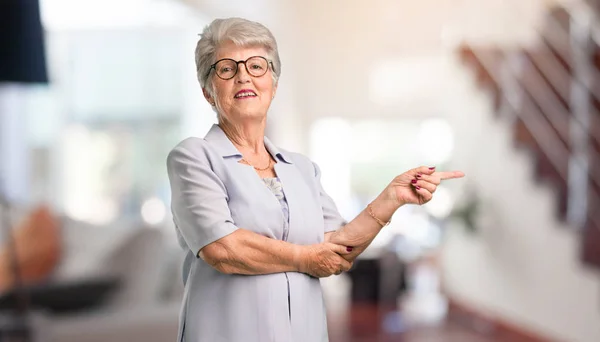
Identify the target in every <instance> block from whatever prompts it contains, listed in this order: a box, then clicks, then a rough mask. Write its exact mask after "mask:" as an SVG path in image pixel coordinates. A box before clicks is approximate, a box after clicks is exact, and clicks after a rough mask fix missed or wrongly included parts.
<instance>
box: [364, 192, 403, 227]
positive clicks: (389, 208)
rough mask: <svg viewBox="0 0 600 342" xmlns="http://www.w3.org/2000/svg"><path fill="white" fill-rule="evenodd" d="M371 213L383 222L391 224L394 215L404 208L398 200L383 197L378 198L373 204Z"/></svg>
mask: <svg viewBox="0 0 600 342" xmlns="http://www.w3.org/2000/svg"><path fill="white" fill-rule="evenodd" d="M370 206H371V211H372V213H373V214H374V215H375V216H376V217H377V218H378V219H379V220H381V221H383V222H389V221H390V220H391V218H392V215H394V213H395V212H396V210H398V208H400V207H401V206H402V204H401V203H398V201H397V200H391V199H387V198H384V197H382V196H378V197H377V198H375V199H374V200H373V202H371V204H370Z"/></svg>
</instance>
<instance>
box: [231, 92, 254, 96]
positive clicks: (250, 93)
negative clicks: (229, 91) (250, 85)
mask: <svg viewBox="0 0 600 342" xmlns="http://www.w3.org/2000/svg"><path fill="white" fill-rule="evenodd" d="M246 96H256V94H254V93H252V92H246V93H241V94H237V95H236V96H235V97H246Z"/></svg>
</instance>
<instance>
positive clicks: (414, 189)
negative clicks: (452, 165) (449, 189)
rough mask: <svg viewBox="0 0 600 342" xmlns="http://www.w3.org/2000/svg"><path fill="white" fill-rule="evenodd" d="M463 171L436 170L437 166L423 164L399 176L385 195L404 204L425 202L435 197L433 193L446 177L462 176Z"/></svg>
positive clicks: (385, 191) (399, 203)
mask: <svg viewBox="0 0 600 342" xmlns="http://www.w3.org/2000/svg"><path fill="white" fill-rule="evenodd" d="M464 176H465V174H464V173H463V172H461V171H446V172H444V171H440V172H438V171H436V170H435V167H427V166H421V167H418V168H415V169H412V170H409V171H406V172H404V173H403V174H401V175H399V176H397V177H396V178H394V179H393V180H392V182H391V183H390V184H389V185H388V186H387V187H386V189H385V190H384V194H385V197H386V198H388V199H390V200H392V201H394V202H396V203H397V204H398V205H399V206H402V205H404V204H418V205H421V204H425V203H427V202H429V201H430V200H431V199H432V198H433V193H434V192H435V190H436V189H437V187H438V185H440V183H441V181H443V180H446V179H454V178H462V177H464Z"/></svg>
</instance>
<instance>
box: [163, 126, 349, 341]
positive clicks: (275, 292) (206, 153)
mask: <svg viewBox="0 0 600 342" xmlns="http://www.w3.org/2000/svg"><path fill="white" fill-rule="evenodd" d="M264 142H265V146H266V148H267V150H268V151H269V153H270V154H271V155H272V156H273V158H274V159H275V161H276V164H275V173H276V174H277V178H278V179H279V181H280V185H281V189H284V190H285V194H284V197H283V199H285V204H287V207H288V209H287V214H288V219H286V218H285V215H286V213H285V210H284V208H283V206H282V205H283V204H282V202H281V201H280V199H279V198H278V197H277V195H276V194H275V196H274V192H272V191H271V190H270V187H269V186H265V182H266V181H265V180H262V179H261V178H260V177H259V176H258V174H257V173H256V172H255V171H254V169H253V168H252V167H251V166H248V165H245V164H241V163H239V160H240V159H241V158H242V155H241V154H240V152H239V151H238V150H237V149H236V148H235V146H234V145H233V144H232V143H231V141H229V139H228V138H227V136H226V135H225V133H224V132H223V131H222V130H221V128H220V127H219V126H218V125H214V126H213V127H212V128H211V129H210V131H209V132H208V134H207V135H206V137H205V138H204V139H200V138H188V139H186V140H184V141H182V142H181V143H179V144H178V145H177V146H176V147H175V148H174V149H173V150H172V151H171V152H170V153H169V156H168V158H167V169H168V174H169V180H170V184H171V195H172V196H171V210H172V212H173V219H174V223H175V227H176V232H177V236H178V239H179V243H180V245H181V246H182V248H183V249H184V250H186V251H187V255H186V258H185V260H184V263H183V281H184V284H185V291H184V298H183V303H182V309H181V314H180V326H179V334H178V340H177V341H185V342H237V341H240V342H242V341H243V342H304V341H310V342H313V341H319V342H320V341H328V337H327V322H326V317H325V307H324V302H323V294H322V292H321V284H320V282H319V279H317V278H313V277H310V276H308V275H306V274H303V273H298V272H286V273H273V274H267V275H255V276H247V275H238V274H223V273H220V272H218V271H217V270H215V269H214V268H212V267H211V266H210V265H208V264H207V263H205V262H204V261H203V260H202V259H200V258H198V257H197V255H198V252H199V251H200V249H202V248H203V247H204V246H206V245H208V244H210V243H212V242H214V241H216V240H218V239H220V238H222V237H224V236H226V235H228V234H231V233H233V232H234V231H235V230H236V229H238V227H239V228H244V229H248V230H252V231H254V232H256V233H258V234H261V235H263V236H267V237H269V238H272V239H279V240H283V239H287V241H288V242H290V243H294V244H301V245H309V244H315V243H320V242H322V241H323V235H324V233H325V232H328V231H333V230H336V229H337V228H339V227H340V226H342V225H344V224H345V222H344V220H343V219H342V217H341V216H340V214H339V212H338V210H337V208H336V206H335V204H334V203H333V201H332V200H331V198H330V197H329V196H328V195H327V194H326V193H325V191H324V190H323V188H322V186H321V182H320V171H319V168H318V166H317V165H316V164H314V163H312V162H311V161H310V160H309V159H308V158H307V157H305V156H303V155H301V154H298V153H292V152H288V151H285V150H282V149H279V148H277V147H276V146H275V145H273V144H272V143H271V142H270V141H269V139H268V138H266V137H265V138H264ZM267 185H268V184H267ZM274 185H276V184H274ZM282 194H283V193H282ZM286 222H288V223H289V224H287V225H286V224H285V223H286Z"/></svg>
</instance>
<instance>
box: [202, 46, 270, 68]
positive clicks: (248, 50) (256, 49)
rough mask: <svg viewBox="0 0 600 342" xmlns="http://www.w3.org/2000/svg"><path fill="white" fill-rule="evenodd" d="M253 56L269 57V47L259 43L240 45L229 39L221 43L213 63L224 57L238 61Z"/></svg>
mask: <svg viewBox="0 0 600 342" xmlns="http://www.w3.org/2000/svg"><path fill="white" fill-rule="evenodd" d="M252 56H263V57H265V58H268V55H267V49H265V48H264V47H263V46H257V45H254V46H239V45H236V44H234V43H233V42H231V41H228V42H225V43H223V44H221V45H219V47H218V48H217V51H216V54H215V60H214V61H213V63H214V62H216V61H218V60H220V59H223V58H231V59H233V60H236V61H245V60H246V59H248V58H250V57H252Z"/></svg>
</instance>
